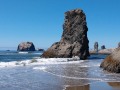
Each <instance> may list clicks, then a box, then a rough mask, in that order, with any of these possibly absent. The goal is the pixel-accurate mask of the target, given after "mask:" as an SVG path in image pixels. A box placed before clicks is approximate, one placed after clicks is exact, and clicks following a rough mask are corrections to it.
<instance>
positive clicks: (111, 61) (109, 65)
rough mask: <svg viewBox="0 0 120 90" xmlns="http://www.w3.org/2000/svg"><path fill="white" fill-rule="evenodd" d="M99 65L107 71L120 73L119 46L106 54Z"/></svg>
mask: <svg viewBox="0 0 120 90" xmlns="http://www.w3.org/2000/svg"><path fill="white" fill-rule="evenodd" d="M100 67H101V68H103V69H104V70H107V71H109V72H113V73H120V48H117V49H116V50H115V51H114V52H113V53H112V54H110V55H109V56H107V57H106V58H105V60H104V61H103V62H102V63H101V65H100Z"/></svg>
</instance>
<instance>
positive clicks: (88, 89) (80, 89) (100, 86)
mask: <svg viewBox="0 0 120 90" xmlns="http://www.w3.org/2000/svg"><path fill="white" fill-rule="evenodd" d="M65 90H120V82H96V83H91V84H88V85H83V86H69V87H66V89H65Z"/></svg>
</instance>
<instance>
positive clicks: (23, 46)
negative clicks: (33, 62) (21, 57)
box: [17, 42, 35, 51]
mask: <svg viewBox="0 0 120 90" xmlns="http://www.w3.org/2000/svg"><path fill="white" fill-rule="evenodd" d="M17 51H35V46H34V44H33V43H32V42H22V43H20V44H19V45H18V48H17Z"/></svg>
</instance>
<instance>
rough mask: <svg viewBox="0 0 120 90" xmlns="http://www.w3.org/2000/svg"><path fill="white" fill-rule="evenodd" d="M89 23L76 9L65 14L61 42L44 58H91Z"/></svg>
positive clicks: (54, 45)
mask: <svg viewBox="0 0 120 90" xmlns="http://www.w3.org/2000/svg"><path fill="white" fill-rule="evenodd" d="M87 31H88V28H87V23H86V16H85V14H84V12H83V11H82V10H80V9H75V10H71V11H67V12H65V22H64V24H63V34H62V38H61V40H60V42H56V43H54V44H53V45H52V46H51V47H50V48H49V49H48V50H47V51H46V52H44V53H43V55H42V57H53V58H54V57H59V58H71V57H73V56H79V57H80V58H81V59H86V58H87V57H88V56H89V46H88V43H89V41H88V38H87Z"/></svg>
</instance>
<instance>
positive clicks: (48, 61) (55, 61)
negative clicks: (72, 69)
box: [0, 57, 83, 67]
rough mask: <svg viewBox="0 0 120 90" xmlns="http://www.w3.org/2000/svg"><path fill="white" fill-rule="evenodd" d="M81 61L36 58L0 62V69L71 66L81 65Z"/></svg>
mask: <svg viewBox="0 0 120 90" xmlns="http://www.w3.org/2000/svg"><path fill="white" fill-rule="evenodd" d="M81 62H83V60H78V61H74V59H72V58H38V57H35V58H34V59H31V60H24V61H11V62H0V67H16V66H28V65H47V64H71V63H81Z"/></svg>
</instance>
